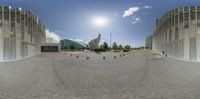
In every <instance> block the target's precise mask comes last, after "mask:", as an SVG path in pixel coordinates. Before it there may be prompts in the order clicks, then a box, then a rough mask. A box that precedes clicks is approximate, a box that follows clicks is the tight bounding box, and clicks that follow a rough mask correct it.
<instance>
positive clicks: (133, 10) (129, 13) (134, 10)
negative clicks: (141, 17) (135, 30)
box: [123, 7, 140, 17]
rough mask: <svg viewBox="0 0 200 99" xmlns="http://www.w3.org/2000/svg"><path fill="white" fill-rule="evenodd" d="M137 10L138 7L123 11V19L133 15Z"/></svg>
mask: <svg viewBox="0 0 200 99" xmlns="http://www.w3.org/2000/svg"><path fill="white" fill-rule="evenodd" d="M139 9H140V8H139V7H131V8H129V9H128V10H126V11H124V14H123V17H127V16H130V15H132V14H133V13H135V12H137V11H138V10H139Z"/></svg>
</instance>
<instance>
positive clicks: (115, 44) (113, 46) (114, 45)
mask: <svg viewBox="0 0 200 99" xmlns="http://www.w3.org/2000/svg"><path fill="white" fill-rule="evenodd" d="M112 48H113V49H114V50H116V49H117V43H116V42H114V43H113V45H112Z"/></svg>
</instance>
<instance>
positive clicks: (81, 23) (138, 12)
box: [0, 0, 200, 47]
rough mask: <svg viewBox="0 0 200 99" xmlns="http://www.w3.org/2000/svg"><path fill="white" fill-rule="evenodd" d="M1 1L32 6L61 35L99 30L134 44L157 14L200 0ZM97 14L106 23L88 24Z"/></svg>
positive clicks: (81, 36) (85, 35) (83, 37)
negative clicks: (105, 19)
mask: <svg viewBox="0 0 200 99" xmlns="http://www.w3.org/2000/svg"><path fill="white" fill-rule="evenodd" d="M0 4H1V5H9V6H12V7H14V8H15V7H22V8H25V9H29V10H31V11H32V12H33V13H34V14H35V15H36V16H38V17H39V18H40V20H41V21H42V23H43V24H44V25H45V26H46V28H48V29H49V31H50V32H51V33H55V34H57V35H59V36H60V38H61V39H64V38H67V39H76V40H79V41H83V42H87V41H89V40H91V39H92V38H95V37H96V36H97V35H98V33H101V34H102V42H104V41H106V42H108V43H109V34H110V32H111V33H112V41H113V42H117V43H118V44H131V45H132V46H133V47H136V46H143V45H144V38H145V37H146V36H148V35H150V34H152V30H153V27H154V24H155V20H156V18H159V17H160V16H162V15H163V14H164V13H165V12H167V11H169V10H171V9H173V8H177V7H181V6H189V5H200V0H0ZM128 10H129V13H128V14H126V15H125V11H128ZM131 11H132V13H131ZM123 15H124V17H123ZM97 16H103V17H105V18H107V20H108V23H109V24H108V25H106V26H104V27H96V26H94V25H93V24H91V20H92V19H93V18H94V17H97Z"/></svg>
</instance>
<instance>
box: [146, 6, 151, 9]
mask: <svg viewBox="0 0 200 99" xmlns="http://www.w3.org/2000/svg"><path fill="white" fill-rule="evenodd" d="M144 8H146V9H150V8H152V6H144Z"/></svg>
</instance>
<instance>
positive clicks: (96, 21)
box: [92, 17, 108, 27]
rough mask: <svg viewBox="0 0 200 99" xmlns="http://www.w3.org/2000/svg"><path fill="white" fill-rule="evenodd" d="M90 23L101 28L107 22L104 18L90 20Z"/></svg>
mask: <svg viewBox="0 0 200 99" xmlns="http://www.w3.org/2000/svg"><path fill="white" fill-rule="evenodd" d="M92 23H93V25H95V26H98V27H103V26H106V25H107V24H108V20H107V19H106V18H105V17H95V18H93V19H92Z"/></svg>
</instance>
